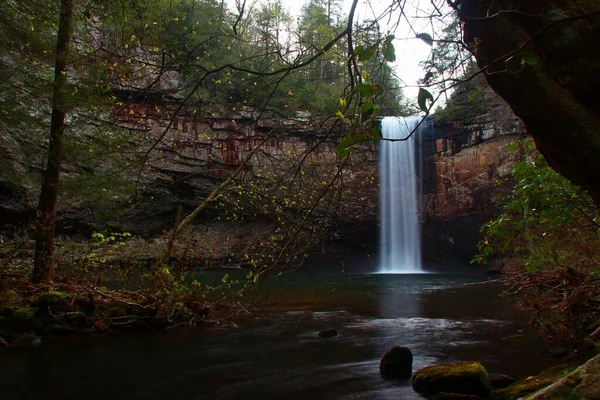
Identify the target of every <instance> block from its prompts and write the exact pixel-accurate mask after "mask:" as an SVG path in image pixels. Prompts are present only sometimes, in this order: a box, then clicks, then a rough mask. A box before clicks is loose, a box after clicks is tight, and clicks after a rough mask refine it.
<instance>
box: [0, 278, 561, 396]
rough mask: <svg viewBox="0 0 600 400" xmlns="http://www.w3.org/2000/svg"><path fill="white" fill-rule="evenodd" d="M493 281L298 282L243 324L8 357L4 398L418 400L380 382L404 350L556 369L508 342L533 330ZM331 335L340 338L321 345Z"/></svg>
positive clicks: (530, 345) (268, 295) (530, 349)
mask: <svg viewBox="0 0 600 400" xmlns="http://www.w3.org/2000/svg"><path fill="white" fill-rule="evenodd" d="M483 279H484V278H483V277H475V276H473V275H440V274H426V275H372V276H359V275H341V274H327V275H320V276H317V277H314V276H311V275H308V274H301V273H295V274H294V275H287V276H284V277H283V278H282V279H281V280H280V282H274V283H272V284H271V285H270V287H268V288H265V291H264V297H263V300H262V301H263V302H264V301H267V299H268V300H269V305H268V307H267V306H265V304H264V303H261V308H264V309H263V311H257V312H254V313H253V314H252V315H251V316H245V317H242V318H240V319H239V320H236V323H237V327H230V326H226V324H223V325H222V326H220V327H216V328H211V329H194V330H192V329H187V330H179V331H177V330H172V331H170V332H168V333H149V334H121V335H112V336H104V337H101V338H95V339H87V338H86V339H81V338H80V339H73V338H70V339H60V340H59V339H52V340H51V339H44V341H43V343H42V344H41V345H40V346H39V347H38V348H36V349H32V350H28V351H13V352H5V353H3V354H0V398H2V399H105V400H106V399H238V398H240V399H242V398H243V399H419V398H420V397H419V396H418V395H416V394H415V393H414V392H413V391H412V389H411V387H410V383H409V382H408V381H403V382H389V381H384V380H382V379H381V378H380V377H379V360H380V358H381V356H382V355H383V353H385V351H386V350H388V349H389V348H390V347H391V346H394V345H403V346H408V347H409V348H411V349H412V351H413V353H414V357H415V360H414V368H415V369H418V368H421V367H425V366H428V365H431V364H435V363H440V362H452V361H459V360H477V361H480V362H482V363H483V364H484V366H485V367H486V368H487V369H488V371H490V372H502V373H506V374H509V375H512V376H514V377H516V378H520V377H524V376H527V375H529V374H532V373H535V372H536V371H538V370H540V369H543V368H545V367H547V366H549V365H552V364H554V363H556V360H554V359H551V358H549V357H547V356H545V355H544V353H543V347H542V346H541V344H540V343H539V342H537V341H535V340H533V339H531V340H528V339H522V338H521V339H519V340H506V337H507V336H509V335H513V334H516V333H518V332H519V330H521V329H526V328H525V326H524V325H525V324H524V323H523V322H522V321H520V322H519V321H518V318H517V316H516V315H515V312H514V310H513V309H512V307H511V306H510V305H509V304H508V303H507V302H506V301H504V300H502V299H501V298H499V297H498V293H499V291H500V290H501V288H500V287H499V286H498V285H497V284H495V283H485V284H473V283H474V282H477V281H481V280H483ZM288 284H289V285H288ZM265 307H266V308H265ZM327 328H336V329H337V330H338V332H339V333H340V335H339V336H337V337H334V338H330V339H321V338H319V337H318V335H317V334H318V332H319V331H320V330H323V329H327ZM503 338H504V340H503Z"/></svg>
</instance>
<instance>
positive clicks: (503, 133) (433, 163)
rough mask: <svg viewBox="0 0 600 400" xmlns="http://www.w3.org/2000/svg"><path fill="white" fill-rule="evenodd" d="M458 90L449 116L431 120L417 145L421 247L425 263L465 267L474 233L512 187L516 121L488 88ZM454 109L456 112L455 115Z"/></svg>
mask: <svg viewBox="0 0 600 400" xmlns="http://www.w3.org/2000/svg"><path fill="white" fill-rule="evenodd" d="M472 93H473V91H472V90H469V88H461V87H459V88H458V89H457V91H456V92H455V93H454V94H453V103H452V107H454V109H455V111H452V112H450V113H447V114H445V115H441V116H439V117H438V116H434V127H433V130H432V131H431V133H430V134H429V135H426V136H424V137H423V138H422V141H423V151H424V155H423V160H424V161H423V162H424V165H425V167H424V173H423V178H424V181H423V205H422V210H423V211H422V214H423V215H422V217H423V247H424V257H427V258H429V259H430V260H456V261H461V262H464V261H469V260H470V259H471V258H472V256H473V255H474V253H475V251H476V249H477V242H478V241H479V239H480V235H479V229H480V227H481V226H482V225H483V224H484V223H486V222H487V221H489V220H491V219H492V218H493V217H494V216H496V215H498V213H499V211H500V210H499V207H500V205H501V199H502V198H503V197H506V196H507V195H508V194H509V193H510V191H511V189H512V187H513V184H512V182H511V180H510V171H511V169H512V166H513V164H514V162H515V161H516V160H517V159H518V152H517V149H516V147H517V146H516V145H515V142H517V141H518V140H519V139H522V138H523V137H524V135H525V132H524V128H523V126H522V123H521V121H520V120H519V119H518V118H517V117H515V116H514V114H513V113H512V111H511V110H510V108H509V107H508V105H507V104H506V103H505V102H504V101H503V100H502V99H501V98H500V97H499V96H497V95H496V94H495V93H493V92H492V91H491V90H490V89H489V88H487V87H483V88H481V89H479V90H478V93H477V97H476V98H473V97H471V96H472ZM457 109H458V111H456V110H457Z"/></svg>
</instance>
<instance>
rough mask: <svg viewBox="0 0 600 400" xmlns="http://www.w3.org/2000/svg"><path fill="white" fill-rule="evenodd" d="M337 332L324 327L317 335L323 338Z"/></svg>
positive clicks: (335, 334)
mask: <svg viewBox="0 0 600 400" xmlns="http://www.w3.org/2000/svg"><path fill="white" fill-rule="evenodd" d="M337 335H338V332H337V331H336V330H335V329H325V330H324V331H321V332H319V337H322V338H324V339H327V338H330V337H334V336H337Z"/></svg>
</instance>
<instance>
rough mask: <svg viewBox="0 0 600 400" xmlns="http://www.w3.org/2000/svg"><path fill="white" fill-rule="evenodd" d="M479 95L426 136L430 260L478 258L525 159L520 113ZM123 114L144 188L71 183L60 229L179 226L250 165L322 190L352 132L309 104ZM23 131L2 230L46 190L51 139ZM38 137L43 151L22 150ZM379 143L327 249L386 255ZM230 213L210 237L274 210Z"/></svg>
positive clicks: (341, 188)
mask: <svg viewBox="0 0 600 400" xmlns="http://www.w3.org/2000/svg"><path fill="white" fill-rule="evenodd" d="M461 96H462V97H461ZM466 96H468V93H466V92H465V93H463V94H461V93H460V91H459V92H457V93H456V94H455V95H454V104H455V105H456V104H460V102H461V101H464V102H465V103H469V101H468V100H467V99H466ZM461 98H462V99H463V100H461ZM479 102H480V103H482V104H484V105H485V107H484V109H483V110H484V111H483V112H482V110H480V109H479V110H471V112H469V113H467V115H458V116H457V115H450V116H445V117H444V118H438V117H437V116H434V117H433V124H425V125H426V128H425V129H421V132H420V137H419V138H418V139H417V140H418V144H419V146H418V147H419V148H420V154H421V158H420V161H419V166H418V167H419V168H418V169H419V171H420V175H421V178H422V183H421V192H422V202H421V214H422V224H423V247H424V251H423V254H424V257H425V258H426V259H428V260H459V261H468V260H469V259H470V258H471V257H472V255H473V254H474V251H475V249H476V243H477V241H478V239H479V234H478V231H479V228H480V226H481V225H482V224H483V223H485V222H486V221H488V220H489V219H490V218H491V217H492V216H493V215H494V213H495V212H496V211H497V207H498V204H497V199H498V197H499V196H502V195H505V194H507V193H508V192H509V191H510V188H511V184H510V181H509V180H504V181H503V183H501V184H499V183H498V182H501V179H502V178H507V177H508V176H509V172H510V169H511V165H512V163H513V162H514V160H515V158H516V151H514V150H511V149H509V145H510V143H513V142H514V141H516V140H517V139H518V138H519V136H520V135H522V127H521V124H520V121H519V120H518V119H516V118H515V117H514V115H513V114H512V113H511V112H510V110H509V108H508V107H507V106H506V104H504V103H503V102H502V101H501V100H500V99H499V98H498V96H496V95H494V94H493V93H492V92H491V91H489V90H486V91H484V92H483V93H482V94H481V97H480V99H479ZM467 106H468V104H467ZM171 107H172V105H171ZM455 114H456V113H455ZM113 118H116V119H117V120H119V121H120V124H121V128H124V129H126V131H127V133H126V134H125V137H126V139H125V140H124V141H123V143H122V145H121V146H122V148H123V149H124V150H126V151H123V154H125V156H124V159H125V161H126V162H125V164H126V166H127V168H126V171H127V172H126V174H125V175H126V179H125V180H126V181H127V184H128V185H130V186H135V189H134V190H133V191H130V192H129V194H128V195H127V196H123V195H122V194H121V193H118V192H117V191H114V190H113V189H111V185H110V183H111V182H110V179H109V180H108V181H106V182H105V185H106V189H104V188H100V189H99V190H97V191H98V192H100V193H104V200H105V202H106V201H108V202H110V203H111V206H110V207H109V210H110V211H109V212H102V211H101V210H100V208H99V207H98V206H96V205H95V204H92V201H90V199H89V194H88V193H87V192H86V191H74V192H73V191H71V192H69V191H68V190H65V191H64V192H63V194H62V196H61V201H60V202H59V204H60V206H59V215H58V232H60V233H63V234H68V235H73V234H75V235H82V236H84V237H86V236H88V235H89V234H90V233H91V232H93V231H96V230H103V229H106V228H107V227H108V229H114V230H119V231H126V232H130V233H132V234H136V235H142V236H145V237H148V238H150V237H156V236H158V235H161V234H163V233H165V232H168V231H169V230H170V229H172V227H173V224H174V223H175V219H176V215H177V212H178V211H177V210H178V209H179V207H181V209H182V211H183V212H187V211H190V210H192V209H193V208H194V207H196V206H197V205H198V204H199V202H201V201H202V200H203V199H205V198H206V197H207V196H208V195H209V193H210V192H211V191H212V190H213V189H214V188H215V186H216V185H217V184H219V183H220V182H222V181H223V180H224V179H225V178H226V177H227V176H229V175H230V174H231V173H233V172H235V171H237V170H238V169H240V168H241V169H242V171H241V174H240V177H242V178H243V179H244V180H249V179H262V180H263V182H267V183H268V181H269V180H271V182H273V181H274V180H278V181H279V184H280V186H282V185H287V184H289V183H290V182H295V181H296V180H301V181H302V182H303V185H304V186H303V190H304V189H305V190H306V193H308V191H310V190H313V191H314V190H317V191H318V189H319V188H320V187H323V186H324V185H325V183H326V182H328V181H329V179H330V178H331V177H332V176H333V174H334V173H335V172H336V170H337V167H338V166H339V160H338V158H337V155H336V153H335V145H336V144H337V143H338V142H339V140H340V138H342V137H343V136H344V135H345V130H344V127H343V126H338V125H337V124H335V123H333V121H331V120H325V121H320V120H312V119H311V118H310V115H308V114H306V113H297V114H296V116H295V117H292V118H285V119H282V118H277V117H275V116H273V115H268V114H259V113H258V112H257V111H256V110H252V109H245V110H233V109H231V110H228V111H226V112H223V113H221V114H220V115H218V116H215V115H207V114H206V113H203V112H202V110H201V109H194V108H189V109H187V110H184V111H183V112H180V113H179V114H178V115H177V117H176V118H171V114H170V112H169V105H168V104H167V105H164V104H161V105H158V104H156V103H153V102H151V101H148V102H137V103H133V102H132V103H129V104H123V105H122V107H120V108H118V109H116V110H113ZM83 136H85V135H83ZM92 139H93V138H90V139H89V140H92ZM18 140H23V139H21V138H20V137H18V138H13V141H12V142H11V141H5V142H4V144H3V145H2V147H4V151H5V152H7V154H9V155H10V156H9V157H8V160H10V161H11V168H12V170H14V171H17V172H18V171H20V172H21V175H20V179H15V178H14V176H15V174H13V175H12V176H11V175H8V174H3V175H2V176H0V226H3V228H5V227H6V226H8V225H11V226H14V225H15V224H16V223H19V222H23V221H26V220H28V219H29V220H31V218H33V216H34V215H35V205H36V200H37V191H38V190H39V189H38V183H37V182H36V180H35V178H31V176H34V177H35V175H36V174H37V173H38V171H39V165H41V159H40V157H39V155H38V156H37V157H36V156H33V155H35V154H38V153H39V154H43V152H42V151H40V150H39V149H42V148H43V141H40V142H39V143H37V144H35V143H34V144H31V143H29V145H28V146H25V145H24V144H23V143H19V142H18ZM86 140H88V139H84V140H83V142H85V141H86ZM36 146H37V148H38V151H37V153H36V152H35V151H33V150H30V152H25V151H22V149H24V148H29V149H35V148H36ZM149 149H152V151H148V150H149ZM257 149H258V150H257ZM377 149H378V146H377V144H376V143H365V144H362V145H359V146H357V147H356V149H355V150H354V152H353V154H352V157H351V161H350V163H349V164H348V165H347V166H346V167H345V168H344V170H343V171H342V172H341V173H340V174H339V182H338V184H336V187H337V190H338V191H337V193H338V195H339V196H338V198H337V199H336V200H335V201H334V200H333V199H332V200H330V203H331V204H335V206H332V207H331V208H330V209H327V211H325V210H323V216H322V217H319V218H321V220H322V221H323V222H322V223H323V224H325V225H324V226H326V229H328V230H329V232H330V233H329V236H328V237H326V238H324V239H323V240H324V241H325V242H326V243H323V246H322V252H328V251H331V252H334V253H335V252H337V251H338V250H340V249H342V250H340V254H343V252H344V251H345V249H348V248H353V249H356V248H360V249H361V251H364V252H365V254H377V235H378V223H377V204H378V183H377V160H378V154H377ZM81 151H82V149H81V148H78V149H75V154H76V155H79V156H73V157H72V160H69V159H67V160H66V161H67V162H66V163H65V171H64V174H63V178H65V180H66V181H67V182H68V180H69V178H73V177H78V176H80V175H82V174H83V172H82V171H83V170H84V168H83V167H81V166H79V165H78V164H77V162H76V160H77V159H78V157H81V155H80V152H81ZM251 154H252V156H251V157H248V156H249V155H251ZM121 161H123V160H121ZM111 162H113V161H111V160H110V159H108V160H107V161H104V162H103V164H102V165H99V166H98V167H97V171H100V170H102V168H108V167H109V166H110V165H107V164H110V163H111ZM142 163H143V165H144V166H143V167H142ZM94 174H95V172H93V173H92V175H94ZM94 182H95V181H94ZM103 191H104V192H103ZM113 192H114V193H113ZM282 193H283V192H282V191H281V190H280V191H279V194H278V195H277V196H275V195H273V198H272V199H270V200H269V201H273V202H283V201H289V199H288V200H286V196H287V195H286V194H282ZM236 195H237V197H238V198H237V199H234V200H232V201H233V202H236V201H237V202H238V204H239V202H240V201H242V203H243V199H241V198H243V197H244V194H241V193H237V194H236ZM306 196H310V194H307V195H306ZM232 204H233V203H232ZM301 208H302V206H300V205H298V206H297V209H301ZM222 212H223V210H222V209H217V208H216V207H211V208H208V209H207V211H206V212H204V213H203V214H201V215H200V216H199V217H198V221H197V222H198V224H199V225H201V226H204V229H208V230H205V235H204V236H210V235H211V234H216V235H217V236H218V237H225V236H228V237H229V236H231V237H236V236H237V238H238V239H237V240H238V242H243V241H244V239H243V238H244V237H245V236H248V232H254V230H253V229H255V227H253V225H256V226H260V225H269V224H271V222H272V221H270V219H269V217H268V215H266V214H265V215H262V216H261V215H259V216H256V214H254V216H252V215H251V214H252V212H251V211H250V208H246V211H239V210H238V213H241V214H244V213H245V214H247V215H246V217H248V218H246V223H242V224H240V223H239V221H234V220H233V219H231V220H227V219H226V218H223V219H219V218H220V217H219V215H220V213H222ZM267 214H268V213H267ZM319 223H321V222H319ZM223 232H227V233H223ZM236 232H237V233H236ZM253 234H254V233H251V234H250V235H253ZM240 246H241V247H243V245H240ZM334 249H336V250H334Z"/></svg>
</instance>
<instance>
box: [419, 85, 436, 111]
mask: <svg viewBox="0 0 600 400" xmlns="http://www.w3.org/2000/svg"><path fill="white" fill-rule="evenodd" d="M427 100H429V102H430V104H429V106H428V104H427ZM417 101H418V103H419V108H420V109H421V110H422V111H425V112H428V111H429V107H430V106H431V103H433V95H432V94H431V93H429V92H428V91H427V90H425V89H423V88H419V95H418V97H417Z"/></svg>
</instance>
